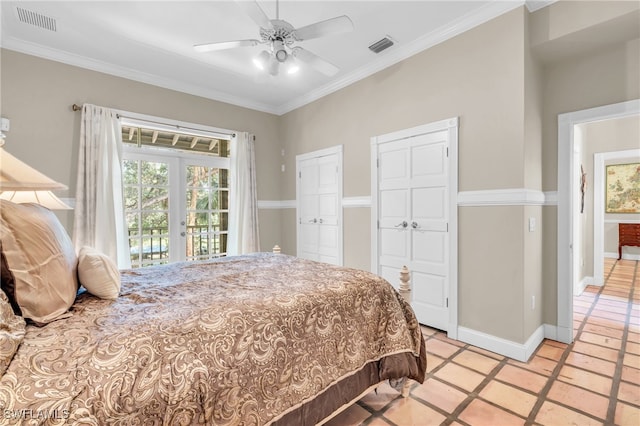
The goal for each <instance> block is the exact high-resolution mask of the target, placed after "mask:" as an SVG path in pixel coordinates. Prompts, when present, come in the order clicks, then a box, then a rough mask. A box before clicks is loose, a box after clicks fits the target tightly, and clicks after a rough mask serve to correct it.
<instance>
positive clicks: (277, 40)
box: [193, 0, 353, 76]
mask: <svg viewBox="0 0 640 426" xmlns="http://www.w3.org/2000/svg"><path fill="white" fill-rule="evenodd" d="M237 4H238V5H239V6H240V7H241V8H242V9H243V11H244V12H245V13H246V14H247V15H248V16H249V17H250V18H251V19H253V21H254V22H255V23H256V24H258V26H259V27H260V40H256V39H249V40H235V41H223V42H216V43H204V44H196V45H195V46H193V47H194V48H195V49H196V50H197V51H198V52H213V51H216V50H224V49H232V48H236V47H248V46H257V45H259V44H266V45H268V46H269V48H268V50H263V51H262V52H260V54H259V55H258V56H256V57H255V58H254V59H253V62H254V64H255V65H256V66H257V67H258V68H260V69H262V70H266V71H268V72H269V74H271V75H277V74H278V70H279V68H280V64H283V66H286V70H287V72H288V73H290V74H292V73H294V72H296V71H297V70H298V68H299V67H298V66H297V64H296V60H300V61H301V62H304V63H306V64H308V65H310V66H311V67H313V68H315V69H316V70H318V71H319V72H321V73H323V74H325V75H327V76H333V75H335V74H336V73H337V72H338V71H339V69H338V67H336V66H335V65H333V64H332V63H330V62H328V61H326V60H325V59H322V58H321V57H319V56H317V55H316V54H314V53H312V52H310V51H308V50H306V49H304V48H302V47H300V46H294V43H297V42H300V41H304V40H310V39H313V38H318V37H324V36H328V35H334V34H340V33H344V32H347V31H352V30H353V22H351V19H349V17H348V16H346V15H342V16H338V17H335V18H331V19H327V20H325V21H320V22H316V23H314V24H310V25H307V26H305V27H301V28H294V27H293V26H292V25H291V24H290V23H288V22H287V21H284V20H281V19H280V7H279V2H278V1H277V0H276V19H269V18H268V17H267V15H266V14H265V13H264V11H263V10H262V8H261V7H260V5H259V4H258V3H257V2H256V1H241V0H237Z"/></svg>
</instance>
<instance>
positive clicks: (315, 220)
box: [309, 218, 318, 223]
mask: <svg viewBox="0 0 640 426" xmlns="http://www.w3.org/2000/svg"><path fill="white" fill-rule="evenodd" d="M316 222H318V220H317V219H316V218H313V219H312V220H310V221H309V223H316Z"/></svg>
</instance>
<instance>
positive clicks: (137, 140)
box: [122, 119, 230, 268]
mask: <svg viewBox="0 0 640 426" xmlns="http://www.w3.org/2000/svg"><path fill="white" fill-rule="evenodd" d="M158 127H159V126H157V125H154V126H153V127H151V126H149V127H146V126H144V123H139V122H136V121H128V120H124V119H123V125H122V140H123V142H124V150H123V181H124V197H125V216H126V221H127V226H128V235H129V246H130V255H131V265H132V267H134V268H135V267H141V266H148V265H157V264H163V263H168V262H175V261H183V260H204V259H211V258H214V257H221V256H225V255H226V252H227V234H228V223H229V219H228V218H229V165H230V160H229V155H230V148H229V145H230V140H229V138H230V136H229V135H227V136H226V137H227V139H224V136H225V135H220V134H208V133H206V132H203V131H194V130H191V131H189V132H184V133H183V132H181V131H177V130H174V131H170V130H169V129H164V128H162V127H160V128H158ZM178 130H180V129H178Z"/></svg>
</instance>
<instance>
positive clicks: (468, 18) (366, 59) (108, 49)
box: [0, 0, 548, 114]
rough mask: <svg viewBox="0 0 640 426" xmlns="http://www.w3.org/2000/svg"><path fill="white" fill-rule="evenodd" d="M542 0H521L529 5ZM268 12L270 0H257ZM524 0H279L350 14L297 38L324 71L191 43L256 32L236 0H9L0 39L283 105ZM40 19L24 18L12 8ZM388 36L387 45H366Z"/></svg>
mask: <svg viewBox="0 0 640 426" xmlns="http://www.w3.org/2000/svg"><path fill="white" fill-rule="evenodd" d="M546 3H548V1H538V2H528V3H527V5H528V6H529V9H530V10H531V9H532V5H533V8H535V7H536V4H537V5H538V7H540V6H544V5H545V4H546ZM258 4H259V5H260V7H261V8H262V9H263V10H264V12H265V13H266V15H267V16H268V17H269V19H275V17H276V2H274V1H266V0H259V1H258ZM522 4H524V2H523V1H517V0H513V1H505V0H470V1H458V0H443V1H435V0H412V1H362V0H360V1H333V0H330V1H327V0H325V1H307V0H294V1H291V0H289V1H285V0H283V1H281V2H280V4H279V12H280V19H283V20H286V21H287V22H289V23H290V24H291V25H293V27H296V28H299V27H302V26H305V25H308V24H312V23H314V22H317V21H321V20H325V19H329V18H332V17H335V16H339V15H348V16H349V17H350V18H351V20H352V22H353V24H354V27H355V29H354V31H353V32H349V33H345V34H340V35H334V36H328V37H323V38H318V39H313V40H307V41H302V42H299V43H298V45H300V46H302V47H304V48H305V49H307V50H310V51H311V52H313V53H315V54H316V55H319V56H320V57H322V58H323V59H326V60H328V61H329V62H331V63H333V64H335V65H337V66H338V67H339V68H340V71H339V72H338V73H337V74H336V75H335V76H333V77H327V76H325V75H323V74H321V73H319V72H317V71H316V70H314V69H313V68H310V67H304V66H303V67H302V68H301V70H300V71H299V72H298V73H296V74H294V75H288V74H286V73H283V72H281V73H280V74H279V75H277V76H275V77H274V76H270V75H268V74H265V73H264V72H260V71H259V70H258V69H257V68H256V67H255V66H254V65H253V63H252V58H253V57H254V56H256V55H257V54H258V53H259V52H260V51H262V50H264V46H263V45H260V46H253V47H243V48H237V49H231V50H222V51H216V52H209V53H198V52H196V51H195V50H194V49H193V45H194V44H199V43H208V42H218V41H229V40H238V39H259V38H260V37H259V33H258V26H257V24H256V23H255V22H254V21H253V20H252V19H251V18H250V17H249V16H248V15H246V14H245V13H244V12H243V10H242V8H241V7H240V6H239V5H238V4H237V3H236V2H235V1H77V0H75V1H6V0H3V1H2V2H1V10H0V13H1V15H2V16H1V22H2V30H1V37H2V38H1V43H2V47H3V48H6V49H10V50H15V51H19V52H23V53H27V54H30V55H35V56H39V57H43V58H47V59H51V60H56V61H60V62H64V63H67V64H71V65H76V66H80V67H83V68H88V69H92V70H96V71H101V72H105V73H108V74H113V75H117V76H121V77H125V78H129V79H132V80H137V81H142V82H145V83H149V84H154V85H157V86H161V87H165V88H169V89H173V90H178V91H181V92H185V93H190V94H194V95H198V96H202V97H206V98H210V99H215V100H219V101H223V102H228V103H232V104H235V105H240V106H244V107H248V108H252V109H256V110H260V111H265V112H270V113H274V114H283V113H286V112H288V111H291V110H293V109H295V108H298V107H300V106H302V105H305V104H307V103H309V102H311V101H313V100H315V99H318V98H320V97H322V96H325V95H327V94H329V93H331V92H334V91H336V90H338V89H340V88H342V87H345V86H347V85H349V84H351V83H353V82H355V81H358V80H360V79H362V78H364V77H367V76H368V75H371V74H373V73H375V72H377V71H379V70H381V69H383V68H386V67H388V66H390V65H392V64H394V63H396V62H399V61H401V60H403V59H405V58H407V57H409V56H411V55H413V54H415V53H417V52H419V51H421V50H424V49H426V48H428V47H430V46H433V45H434V44H437V43H439V42H442V41H444V40H446V39H448V38H450V37H453V36H455V35H456V34H459V33H461V32H464V31H466V30H468V29H470V28H473V27H474V26H476V25H479V24H481V23H483V22H486V21H488V20H489V19H492V18H493V17H495V16H498V15H500V14H502V13H505V12H506V11H508V10H511V9H513V8H515V7H518V6H520V5H522ZM18 8H21V9H23V10H27V11H28V12H29V13H30V14H31V16H32V17H33V16H37V17H39V18H40V19H41V21H39V22H36V24H34V22H29V23H27V22H23V21H22V20H20V19H19V15H18V11H17V9H18ZM385 36H388V37H389V38H391V39H392V40H393V41H394V45H393V46H392V47H391V48H389V49H387V50H385V51H383V52H381V53H379V54H375V53H373V52H371V51H370V50H369V49H368V46H369V45H371V44H373V43H375V42H376V41H378V40H380V39H381V38H383V37H385Z"/></svg>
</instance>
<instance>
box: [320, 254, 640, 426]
mask: <svg viewBox="0 0 640 426" xmlns="http://www.w3.org/2000/svg"><path fill="white" fill-rule="evenodd" d="M605 275H606V282H605V285H604V286H603V287H594V286H589V287H588V288H587V289H586V290H585V291H584V293H583V294H582V295H580V296H577V297H575V299H574V317H573V318H574V330H575V341H574V343H572V344H571V345H566V344H563V343H559V342H555V341H552V340H545V341H543V342H542V344H541V345H540V346H539V347H538V349H537V350H536V352H535V354H534V355H533V356H532V357H531V359H530V360H529V361H528V362H527V363H522V362H518V361H514V360H512V359H510V358H506V357H504V356H501V355H497V354H494V353H492V352H488V351H485V350H483V349H480V348H477V347H475V346H471V345H467V344H464V343H462V342H457V341H453V340H450V339H448V338H447V337H446V335H445V334H444V333H442V332H440V331H437V330H433V329H430V328H428V327H423V334H424V338H425V340H426V346H427V368H428V374H427V378H426V380H425V382H424V383H423V384H417V383H414V385H413V386H412V391H411V396H410V397H409V398H402V397H400V395H399V394H398V392H396V391H395V390H393V389H392V388H391V387H389V386H388V385H385V384H383V385H381V386H380V387H379V388H378V391H377V393H376V392H371V393H369V394H367V395H365V396H364V397H363V398H362V399H361V400H360V401H358V402H357V403H356V404H354V405H352V406H351V407H350V408H349V409H347V410H346V411H344V412H343V413H342V414H340V415H339V416H337V417H336V418H334V419H333V420H331V421H330V422H329V423H328V425H330V426H347V425H374V426H378V425H379V426H388V425H401V426H404V425H439V424H443V425H488V426H501V425H554V426H555V425H558V426H562V425H580V426H583V425H603V424H606V425H612V424H616V425H625V426H626V425H630V426H638V425H640V262H636V261H629V260H621V261H617V260H615V259H607V260H606V261H605Z"/></svg>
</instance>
